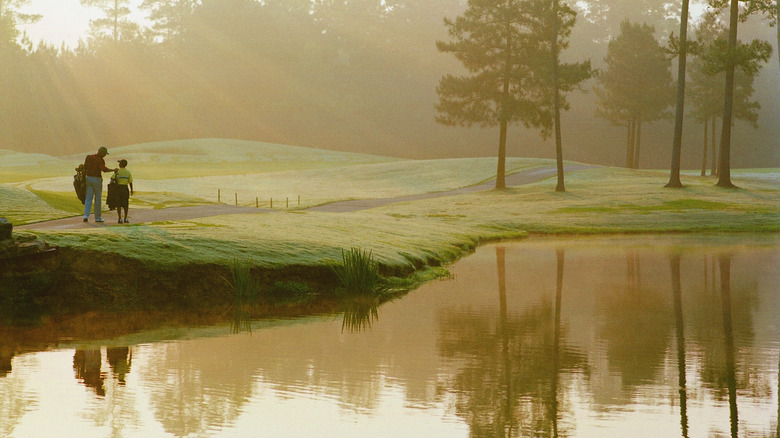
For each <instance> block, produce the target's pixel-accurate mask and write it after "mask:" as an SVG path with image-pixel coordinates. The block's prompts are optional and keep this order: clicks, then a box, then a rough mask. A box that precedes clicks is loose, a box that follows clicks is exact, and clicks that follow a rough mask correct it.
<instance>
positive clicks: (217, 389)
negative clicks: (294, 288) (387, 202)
mask: <svg viewBox="0 0 780 438" xmlns="http://www.w3.org/2000/svg"><path fill="white" fill-rule="evenodd" d="M638 239H639V242H640V244H639V245H636V246H626V245H624V244H623V243H621V242H623V240H621V239H615V238H607V239H595V240H594V239H587V238H582V239H575V240H571V241H566V242H565V244H563V245H561V244H559V243H556V241H553V240H533V239H532V240H529V241H526V242H521V243H517V244H507V245H502V247H505V250H504V252H503V254H504V260H505V262H504V265H505V270H504V278H503V280H504V281H503V282H501V283H500V282H499V281H498V272H499V270H498V269H497V260H499V258H498V254H499V252H500V251H497V250H496V246H486V247H483V248H481V249H480V250H479V251H477V252H476V253H475V254H474V255H472V256H470V257H468V258H466V259H464V260H463V261H461V262H460V263H458V264H457V265H455V266H454V267H453V268H452V272H453V274H454V275H455V280H447V281H435V282H431V283H429V284H426V285H424V286H423V287H422V288H420V289H419V290H417V291H414V292H412V293H410V294H409V295H407V296H406V297H404V298H402V299H401V300H398V301H395V302H391V303H388V304H385V305H383V306H382V307H380V308H379V313H378V320H377V321H374V322H373V325H372V329H371V330H370V331H367V332H366V331H363V332H360V333H350V332H349V331H342V326H341V324H342V321H341V319H340V318H339V317H333V318H330V317H324V318H323V317H319V318H309V319H306V320H305V321H303V322H301V323H289V321H288V322H286V323H284V324H277V325H274V324H270V325H268V324H266V325H260V326H256V327H255V328H253V330H252V333H251V335H249V334H239V335H235V336H230V335H228V333H229V332H230V330H229V327H225V328H224V332H223V333H224V335H220V336H211V337H204V338H196V339H188V340H181V341H170V342H152V343H148V342H149V341H143V340H142V341H139V343H138V344H137V345H134V346H132V347H131V349H130V350H131V357H132V364H131V366H130V371H129V372H128V373H127V374H126V375H125V376H124V378H125V384H122V383H121V382H120V380H119V378H118V377H119V376H118V375H117V369H116V367H115V366H112V365H111V364H110V363H109V360H108V358H107V349H106V348H105V347H104V348H102V351H101V353H102V363H101V364H100V369H99V371H100V379H102V380H101V382H102V388H103V390H104V391H105V396H97V395H96V393H97V389H96V388H95V387H93V386H87V385H86V384H85V382H84V381H83V379H81V380H80V379H79V378H77V370H76V369H75V368H74V367H75V363H74V350H72V349H68V350H56V351H50V352H42V353H29V354H20V355H18V356H16V357H14V359H13V371H12V372H10V373H9V374H8V376H7V377H5V378H0V414H2V416H0V434H2V435H9V434H11V435H12V436H41V435H50V436H52V435H59V436H68V435H67V433H71V432H72V435H71V436H110V435H112V434H117V435H122V436H160V435H165V434H171V435H174V436H185V435H212V434H213V435H220V436H225V435H226V436H231V435H232V436H257V435H258V434H261V435H262V436H393V437H395V436H423V437H434V436H448V437H450V436H468V435H469V430H471V432H472V434H474V435H491V434H494V432H497V431H498V430H501V428H500V427H499V426H497V423H501V424H502V425H503V426H504V428H503V430H505V431H509V430H511V431H512V433H514V434H519V435H521V436H522V434H523V433H522V432H518V431H526V432H528V431H533V430H536V434H537V435H540V436H551V434H552V432H551V431H552V427H553V422H552V418H553V416H552V412H554V409H557V412H558V415H557V417H556V418H557V424H556V425H555V426H556V427H557V429H558V431H559V432H560V433H561V435H568V436H586V437H587V436H631V437H644V436H647V437H658V436H665V437H666V436H669V437H673V436H680V435H681V419H680V396H679V393H678V378H679V376H678V368H677V354H678V351H677V342H676V330H675V328H676V323H675V308H674V305H673V293H672V286H671V276H670V259H671V258H670V256H669V254H668V250H669V249H670V248H672V246H673V245H671V244H670V242H675V243H677V244H684V245H686V246H685V248H684V250H683V252H682V256H681V265H680V267H681V272H682V278H681V280H682V282H681V294H680V297H681V303H682V318H683V321H684V337H685V364H686V368H685V369H686V373H685V377H686V382H685V386H686V388H687V404H686V406H687V416H688V422H687V424H688V430H689V436H692V437H695V436H711V435H712V434H721V435H723V436H728V435H729V433H730V423H729V394H728V391H727V389H726V387H727V383H726V377H725V376H726V369H727V364H726V360H725V357H726V355H725V347H724V345H725V343H724V325H723V312H722V309H723V308H722V303H723V300H722V296H721V292H720V286H719V275H720V274H719V267H718V263H719V257H718V254H721V253H723V249H724V248H723V247H719V246H718V245H716V244H713V242H715V243H722V240H720V238H716V240H714V241H713V240H710V241H707V242H705V243H703V244H694V243H693V242H695V241H692V240H691V239H690V238H687V237H683V236H679V237H671V238H658V237H656V238H638ZM741 239H742V240H743V241H744V240H745V239H747V240H750V239H752V238H750V237H741ZM761 240H764V241H767V240H770V245H769V246H763V247H761V248H757V247H753V246H751V245H745V244H744V243H740V244H738V245H732V246H730V247H729V251H728V253H729V254H731V264H730V272H731V281H730V284H731V295H730V309H731V315H732V325H733V341H734V349H735V361H736V365H735V367H736V372H735V377H736V382H737V398H736V402H737V406H738V409H739V435H740V436H744V435H748V434H751V433H752V434H759V435H767V434H769V433H770V432H772V433H774V432H775V431H776V427H777V426H776V424H777V419H776V418H777V399H778V394H777V389H778V371H777V366H778V355H780V346H779V345H778V339H780V336H779V335H780V327H778V326H779V325H780V322H779V321H778V316H777V315H778V314H780V313H779V312H780V278H778V276H777V274H776V272H777V268H778V267H780V249H779V248H780V245H778V242H777V239H775V238H766V237H764V236H761V237H759V238H756V240H755V242H756V243H758V242H761ZM558 247H562V248H564V249H565V258H564V260H565V264H564V276H563V285H562V294H561V325H560V329H561V331H560V338H559V340H560V345H559V348H558V350H557V351H558V355H557V358H556V357H555V355H554V354H553V353H554V349H553V348H552V346H553V345H554V344H553V341H554V327H553V326H554V318H553V315H554V308H555V303H556V295H555V294H556V251H555V250H556V249H557V248H558ZM502 287H503V291H504V293H503V294H502V293H501V290H502ZM502 302H503V307H502ZM502 309H503V311H502ZM213 332H214V330H213V329H211V332H210V334H213ZM204 333H205V332H204ZM138 338H140V339H142V338H143V336H140V337H138ZM556 360H557V362H555V361H556ZM556 363H557V369H558V370H559V373H557V381H556V383H555V385H557V397H555V398H554V397H553V396H552V394H553V389H554V388H555V387H554V386H553V376H554V375H556V374H554V370H555V368H556V367H555V366H554V364H556ZM115 365H116V364H115ZM82 374H83V373H82ZM507 394H509V396H508V397H507ZM553 400H557V406H555V405H554V404H553ZM496 427H499V429H495V428H496ZM63 430H65V431H67V433H66V434H65V435H63V434H62V433H61V432H62V431H63Z"/></svg>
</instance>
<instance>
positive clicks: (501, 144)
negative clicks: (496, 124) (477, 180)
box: [496, 119, 507, 189]
mask: <svg viewBox="0 0 780 438" xmlns="http://www.w3.org/2000/svg"><path fill="white" fill-rule="evenodd" d="M506 125H507V123H506V119H505V120H502V121H501V131H500V134H499V136H498V168H497V169H496V188H497V189H504V188H506V174H505V169H506Z"/></svg>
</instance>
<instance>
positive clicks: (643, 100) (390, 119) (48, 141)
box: [0, 0, 777, 182]
mask: <svg viewBox="0 0 780 438" xmlns="http://www.w3.org/2000/svg"><path fill="white" fill-rule="evenodd" d="M772 1H774V0H771V1H770V0H762V1H760V2H759V1H755V2H748V3H746V7H745V8H743V17H744V16H746V15H745V14H748V12H751V11H752V12H755V13H760V14H763V15H762V16H766V17H768V18H769V20H770V22H771V23H774V21H776V12H772V11H776V9H774V6H775V4H776V2H775V3H772ZM25 3H27V0H0V148H8V149H16V150H30V151H41V152H47V153H54V154H65V153H72V152H82V151H84V150H92V149H93V148H94V146H96V145H99V144H105V145H109V146H111V145H123V144H132V143H140V142H146V141H160V140H173V139H186V138H199V137H227V138H239V139H250V140H259V141H269V142H279V143H287V144H296V145H304V146H315V147H324V148H331V149H341V150H363V151H366V152H372V153H386V154H392V155H407V156H418V157H419V156H422V157H430V156H469V155H471V156H473V155H488V154H491V153H495V149H494V148H493V147H492V145H495V139H496V138H497V137H499V135H497V134H498V132H494V131H493V130H491V129H487V127H489V126H492V125H494V124H495V126H499V125H501V122H502V117H503V118H505V120H506V121H507V122H509V124H510V125H511V123H512V122H518V123H516V128H515V129H518V130H519V132H517V131H516V133H517V134H519V135H516V136H515V137H514V143H513V142H512V140H511V139H510V140H509V141H508V143H507V145H506V146H505V148H510V147H511V145H512V144H515V145H517V144H521V145H526V144H528V145H529V146H528V147H525V146H521V147H522V148H523V152H524V155H531V156H545V155H548V156H549V155H552V150H543V148H542V146H544V144H545V143H544V141H542V140H540V136H539V135H538V133H542V136H541V137H542V138H547V137H551V136H552V137H559V135H557V134H558V133H556V128H559V127H560V125H561V123H560V121H558V122H556V121H555V120H556V108H558V110H559V111H560V110H564V111H565V110H568V112H567V114H568V115H569V118H568V119H567V120H569V121H570V123H571V124H572V125H576V128H575V126H572V129H577V130H578V132H577V135H576V137H577V142H572V145H571V146H570V147H568V148H565V149H564V150H565V151H566V152H567V154H566V156H565V157H564V158H566V159H578V160H581V161H591V162H602V163H605V164H610V163H611V162H612V161H615V160H613V159H612V158H605V157H607V156H612V157H617V156H623V157H624V159H622V160H618V161H620V162H621V164H622V163H623V162H625V164H626V165H627V166H629V167H638V166H639V165H640V150H641V154H642V156H643V157H644V156H647V157H649V156H650V154H653V156H656V155H658V154H659V153H662V154H667V153H668V148H664V149H663V151H662V152H659V151H658V148H657V147H656V146H653V145H652V144H651V145H650V146H649V148H650V149H647V150H645V148H644V146H642V145H643V144H644V143H645V142H644V141H643V139H649V138H652V137H651V135H653V134H652V132H650V133H643V129H642V126H643V124H650V123H653V122H655V121H658V122H661V124H663V123H666V124H668V123H669V120H670V119H671V104H672V103H673V102H674V90H673V88H674V82H675V81H674V79H673V78H672V77H671V73H670V68H671V65H672V63H671V61H670V57H669V56H667V57H664V55H663V53H662V51H661V48H662V47H667V46H668V44H669V41H670V40H669V39H668V37H667V36H668V35H669V33H670V32H671V31H673V30H674V29H675V25H676V24H677V23H678V21H676V20H675V19H674V17H673V12H674V11H678V10H679V8H680V5H681V3H680V0H632V1H627V0H587V1H577V2H563V1H561V2H557V1H553V0H546V1H545V0H533V1H532V0H470V1H467V0H457V1H452V0H426V1H418V0H341V1H334V0H264V1H262V2H260V1H256V0H143V1H142V2H141V3H140V7H141V11H142V12H143V13H144V14H145V16H146V18H147V21H146V22H145V23H137V22H134V21H133V20H132V19H131V17H133V15H132V14H131V12H130V6H131V5H130V2H129V1H128V0H81V3H82V5H83V6H84V7H91V8H99V9H100V10H101V11H102V15H101V17H100V18H98V19H96V20H93V21H92V23H91V28H90V32H89V34H88V35H87V36H86V37H85V38H84V40H83V41H82V42H81V43H80V44H79V45H78V46H77V47H72V48H71V47H65V46H62V47H55V46H52V45H49V44H41V43H39V42H35V41H30V40H29V38H26V37H24V36H23V35H20V33H19V28H20V27H21V25H22V24H24V23H29V22H31V21H34V20H35V19H36V17H33V16H28V15H23V14H21V13H20V12H19V11H21V10H22V9H23V6H24V4H25ZM712 3H713V8H715V9H716V10H719V9H717V8H720V9H722V5H717V4H714V3H718V1H716V0H713V1H712ZM720 3H723V1H721V2H720ZM502 5H503V6H502ZM513 5H514V6H517V7H520V6H523V5H525V6H523V7H525V8H526V9H523V10H521V11H518V12H517V13H516V16H515V18H513V19H514V20H516V22H517V23H523V24H520V25H518V27H517V29H518V30H517V32H518V33H517V37H518V38H520V39H522V41H523V42H524V44H525V43H527V44H530V46H528V47H533V50H532V51H531V52H527V51H525V48H516V49H515V52H512V53H513V54H512V55H511V56H513V57H516V59H521V58H522V59H523V60H524V64H523V65H520V64H518V66H520V67H522V68H523V69H525V70H524V71H525V72H526V73H528V72H532V73H533V74H531V75H530V76H529V75H526V76H525V77H524V79H523V78H522V77H521V76H522V75H520V76H517V74H518V73H520V72H519V71H512V72H510V73H512V74H513V75H514V78H515V79H512V80H516V82H514V84H515V85H513V83H512V82H507V84H508V85H509V88H508V89H507V94H505V95H504V97H503V98H506V99H508V100H506V101H505V102H506V103H508V104H511V105H507V106H504V107H500V105H499V106H497V107H493V109H492V110H490V111H492V115H488V113H484V114H482V116H484V117H483V118H482V119H481V120H478V118H475V117H476V116H475V115H474V114H471V115H469V114H467V113H465V112H461V113H458V112H457V111H456V109H455V107H453V106H451V105H450V106H449V108H448V105H449V104H451V103H453V101H452V100H448V98H446V97H445V98H442V93H441V92H442V91H444V95H445V96H446V94H447V93H446V90H445V88H446V87H449V86H453V85H455V82H454V81H456V79H457V78H462V79H465V78H467V77H469V75H470V74H469V68H468V66H466V65H464V64H462V63H460V62H459V60H460V59H459V58H457V57H452V56H445V55H443V54H439V53H437V45H436V42H437V41H439V45H438V49H439V50H442V51H445V52H452V53H453V54H454V53H455V52H456V51H457V50H459V49H458V47H456V44H457V41H458V38H454V35H453V34H452V31H453V30H454V29H455V28H454V26H455V23H456V22H457V19H456V18H455V17H458V16H460V15H462V14H464V12H466V11H468V10H469V8H474V7H482V8H490V7H498V6H501V7H504V8H507V7H510V8H511V7H512V6H513ZM534 8H535V9H534ZM751 8H752V9H751ZM553 11H555V12H553ZM670 12H672V13H670ZM534 14H535V15H534ZM773 14H774V15H773ZM552 16H556V17H558V19H557V20H555V21H551V20H550V17H552ZM713 17H715V18H712V20H713V21H712V23H710V24H705V23H704V22H703V21H702V22H701V23H699V24H698V26H700V27H701V26H705V25H707V26H710V27H712V28H713V29H714V30H713V29H709V30H706V32H710V33H713V32H714V33H713V35H721V34H722V32H725V30H724V29H726V27H725V25H724V24H723V18H722V17H723V15H717V14H715V15H713ZM445 18H446V19H447V20H449V21H448V22H447V21H444V19H445ZM772 20H774V21H772ZM448 23H449V24H448ZM522 26H525V27H524V28H521V27H522ZM553 26H555V27H553ZM718 26H720V27H718ZM716 27H717V28H718V29H720V30H718V29H715V28H716ZM696 32H698V30H697V31H696ZM701 32H705V30H704V29H702V30H701ZM553 33H554V34H555V35H558V37H557V38H556V39H554V40H551V39H550V37H551V35H552V34H553ZM692 33H693V32H692ZM574 34H576V35H577V37H576V38H575V37H573V36H572V35H574ZM448 35H449V39H448ZM697 38H699V37H697ZM701 38H702V40H703V38H704V37H701ZM708 38H711V40H712V41H710V42H709V43H707V44H710V46H713V45H714V44H715V43H714V42H713V41H715V40H717V36H715V37H708ZM712 38H714V39H712ZM531 40H533V41H531ZM517 41H519V40H516V42H517ZM552 42H554V44H551V43H552ZM702 44H704V43H702ZM518 47H519V46H518ZM621 47H622V48H621ZM510 52H511V51H510ZM559 52H560V56H561V58H562V61H560V62H558V61H556V62H555V63H553V62H552V60H553V59H557V58H558V56H559V55H558V53H559ZM463 53H466V52H465V51H464V52H463ZM621 53H624V55H621ZM713 53H714V52H713ZM629 55H630V56H634V57H636V58H637V60H635V61H636V62H639V63H638V64H637V63H636V62H635V61H631V60H630V59H628V58H621V56H629ZM588 59H590V60H591V62H593V64H594V67H596V68H597V69H598V72H599V75H598V76H597V78H598V79H597V80H595V81H593V80H592V81H587V82H585V81H584V79H585V78H586V77H587V76H589V74H586V73H587V72H588V71H590V72H591V73H593V71H592V70H590V66H589V64H587V65H586V64H585V63H586V62H587V60H588ZM708 59H709V60H708ZM572 60H574V62H572ZM716 60H717V56H715V55H712V56H710V58H707V57H706V56H704V55H702V56H697V57H695V58H694V59H693V60H692V65H691V72H690V74H689V76H688V79H689V81H690V85H689V89H690V93H689V97H688V99H689V100H690V101H691V102H692V106H691V107H692V112H691V115H693V116H694V117H695V120H697V121H698V122H700V123H706V124H708V126H709V128H710V131H707V132H711V130H712V126H713V124H714V123H716V122H717V121H718V120H720V119H721V118H722V117H723V114H722V113H721V114H719V115H718V114H705V112H706V111H707V110H711V109H712V107H713V105H714V104H712V103H706V102H709V101H707V100H706V99H716V97H715V96H716V95H717V94H720V95H721V97H720V99H722V94H723V93H722V90H721V91H720V93H714V94H712V96H709V95H708V93H711V91H712V89H713V88H714V87H720V86H717V85H711V86H708V85H707V84H706V82H707V81H710V80H711V81H719V80H718V79H712V78H713V76H712V74H711V73H714V71H715V70H717V68H715V67H713V66H715V65H716V64H717V62H716ZM632 63H633V64H632ZM721 64H722V63H721ZM554 65H555V66H558V67H559V68H560V70H559V71H558V81H557V83H558V85H557V87H553V86H552V85H548V84H547V83H544V82H543V81H540V78H541V77H542V76H544V75H552V74H553V66H554ZM632 65H633V66H634V67H635V68H634V70H631V71H625V70H624V71H622V72H621V70H620V69H621V68H622V69H626V68H630V67H631V66H632ZM496 68H498V69H499V70H496V71H497V72H499V73H501V72H500V64H496ZM502 74H503V73H502ZM719 74H721V75H722V74H724V73H719ZM447 75H449V76H450V77H451V78H452V79H450V80H448V81H449V82H448V81H443V82H440V80H442V78H443V77H445V76H447ZM637 75H640V76H641V78H642V79H643V80H644V83H643V82H642V81H640V80H636V78H634V79H635V83H634V85H631V84H630V83H628V82H629V80H630V79H631V77H633V76H637ZM642 75H643V76H642ZM499 76H500V75H499ZM505 77H506V78H509V76H505ZM752 77H753V76H751V75H748V74H741V73H738V74H737V79H736V83H737V85H736V90H737V97H735V102H737V107H736V108H737V109H736V110H735V111H736V113H735V114H736V116H735V117H736V118H738V119H741V120H745V121H747V122H748V123H750V124H751V125H752V124H755V123H757V122H758V121H757V119H756V117H757V110H758V108H757V107H756V105H757V101H756V99H753V98H751V94H752V91H753V89H752V84H753V80H752ZM492 78H493V79H494V80H497V81H498V82H497V83H499V82H500V78H498V77H496V76H493V77H492ZM517 78H520V79H517ZM610 78H611V79H610ZM648 79H652V81H651V82H652V85H649V84H648V82H647V80H648ZM519 81H525V82H519ZM437 85H438V86H439V91H440V93H439V96H438V97H437V93H436V90H437ZM461 85H463V84H461ZM502 86H503V85H502ZM651 86H652V87H653V88H650V87H651ZM534 87H535V88H534ZM578 87H583V88H584V89H585V90H588V89H589V88H591V87H595V90H596V92H595V93H588V94H583V95H581V96H579V95H578V96H575V97H572V98H571V99H569V98H567V96H566V94H567V93H568V92H569V91H574V90H576V88H578ZM631 87H635V88H634V89H631ZM697 87H698V88H700V89H697ZM720 88H722V87H720ZM556 89H557V91H554V90H556ZM450 90H451V91H454V90H456V89H455V88H450ZM621 90H622V91H621ZM775 92H776V91H775ZM513 93H514V94H513ZM523 93H525V94H523ZM632 93H633V94H632ZM705 95H706V96H705ZM740 95H743V97H739V96H740ZM454 96H455V95H453V94H450V98H453V97H454ZM494 98H495V96H494ZM498 99H499V100H495V99H494V100H493V102H494V103H497V102H498V103H499V104H500V99H502V98H501V97H499V98H498ZM556 99H557V100H558V102H557V105H556V102H555V101H556ZM572 99H574V100H575V101H576V102H583V99H585V101H588V102H591V103H590V104H589V105H579V106H578V105H575V104H573V100H572ZM697 99H698V100H701V102H702V103H696V102H697V101H698V100H697ZM437 100H438V102H437ZM595 102H598V107H597V110H596V111H595V115H597V116H599V117H602V118H603V119H604V120H606V121H608V122H609V123H612V124H615V125H616V126H622V127H623V129H625V130H626V131H625V136H624V138H625V139H626V144H625V146H623V145H618V144H617V142H615V141H614V139H615V138H616V137H615V136H614V135H611V134H609V135H602V134H601V133H598V134H588V133H586V132H584V131H582V130H583V129H590V130H601V131H604V130H603V128H599V127H594V126H591V125H595V126H598V123H599V122H597V121H596V120H598V119H594V103H595ZM502 108H503V109H502ZM483 109H484V108H483ZM472 110H474V108H472ZM437 117H438V118H439V121H446V122H447V123H449V124H452V125H469V124H471V123H473V124H475V125H477V126H483V127H485V129H467V128H465V127H463V128H447V127H445V126H443V125H441V124H438V125H437V124H436V123H434V119H436V118H437ZM565 117H566V116H564V118H565ZM690 120H694V118H691V119H690ZM565 123H566V122H565V121H564V127H565V126H566V125H565ZM768 124H769V125H770V126H771V125H772V123H769V122H768ZM762 126H763V125H762ZM583 127H584V128H583ZM705 129H707V127H705ZM771 129H777V128H776V127H774V128H771ZM669 131H670V130H669ZM701 132H702V130H701V129H697V130H696V136H695V138H696V139H697V144H698V145H701V144H702V140H700V139H699V138H700V136H701ZM504 135H506V134H504ZM567 135H568V136H572V134H567V131H566V130H565V129H564V133H563V137H564V139H565V138H567ZM655 135H658V134H657V133H656V134H655ZM669 135H671V134H669ZM589 136H590V137H598V140H597V141H595V142H593V143H595V144H587V145H586V144H584V142H585V141H586V140H585V139H586V138H588V137H589ZM688 136H689V138H690V137H691V135H690V134H688ZM569 138H571V137H569ZM607 138H609V139H610V140H606V139H607ZM504 141H505V142H507V138H506V137H505V138H504ZM669 141H670V140H669ZM669 141H665V140H664V143H666V144H668V143H669ZM704 141H705V142H706V143H707V144H708V145H709V144H710V143H711V142H712V141H714V140H713V138H712V136H711V134H710V138H709V139H707V140H704ZM558 142H559V143H560V140H558ZM653 143H658V141H656V142H653ZM586 146H587V148H586ZM771 146H772V145H771V144H767V145H766V150H765V151H764V152H763V157H764V160H763V161H764V162H765V161H766V158H767V157H768V158H769V159H772V158H773V155H772V154H773V151H772V148H771ZM515 148H517V146H515ZM652 148H655V149H652ZM702 150H703V149H702V148H701V146H698V147H697V148H696V151H695V157H696V160H695V162H696V163H698V162H701V160H702V158H701V153H702ZM708 152H709V154H708V155H709V157H710V159H712V157H713V152H712V150H711V149H710V150H709V151H708ZM505 153H508V152H506V151H505ZM514 153H515V154H516V153H517V149H515V152H514ZM684 153H687V154H688V156H691V155H693V153H692V152H689V151H688V150H685V151H684ZM757 159H758V160H761V158H757ZM661 161H663V162H665V161H666V159H663V160H661ZM691 161H692V160H689V162H691ZM561 182H562V181H561Z"/></svg>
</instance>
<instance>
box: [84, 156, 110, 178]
mask: <svg viewBox="0 0 780 438" xmlns="http://www.w3.org/2000/svg"><path fill="white" fill-rule="evenodd" d="M84 167H85V168H86V173H87V176H93V177H95V178H103V174H102V173H100V171H101V170H102V171H103V172H111V169H109V168H107V167H106V161H105V160H103V157H101V156H100V155H98V154H94V155H87V158H86V159H85V160H84Z"/></svg>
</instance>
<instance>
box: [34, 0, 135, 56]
mask: <svg viewBox="0 0 780 438" xmlns="http://www.w3.org/2000/svg"><path fill="white" fill-rule="evenodd" d="M130 3H131V4H132V5H133V7H134V8H135V7H137V6H138V5H139V4H140V3H141V0H131V2H130ZM23 12H29V13H34V14H40V15H43V18H42V19H41V21H39V22H38V23H35V24H30V25H26V26H22V30H25V31H27V35H28V36H29V37H30V39H31V40H32V41H33V43H35V44H37V43H38V41H40V40H44V41H47V42H49V43H53V44H54V45H56V46H59V45H60V43H61V42H65V44H67V45H68V46H71V47H75V46H76V45H77V44H78V41H79V38H81V37H83V36H84V35H85V34H86V32H87V29H88V28H89V20H91V19H94V18H97V17H99V16H100V10H99V9H97V8H88V7H85V6H81V3H80V2H79V0H31V1H30V3H29V4H28V5H27V6H25V7H24V9H23ZM138 14H139V16H142V14H141V13H138Z"/></svg>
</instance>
